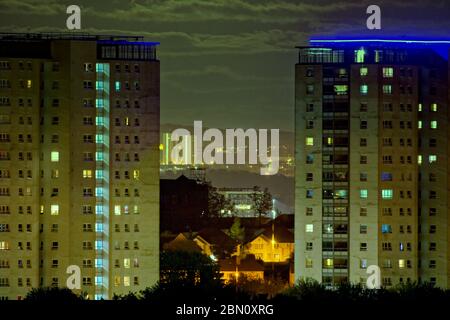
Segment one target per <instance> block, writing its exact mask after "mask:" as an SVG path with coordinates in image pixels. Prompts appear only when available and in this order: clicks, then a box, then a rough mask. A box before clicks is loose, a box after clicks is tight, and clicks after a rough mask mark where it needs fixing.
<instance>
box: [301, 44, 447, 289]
mask: <svg viewBox="0 0 450 320" xmlns="http://www.w3.org/2000/svg"><path fill="white" fill-rule="evenodd" d="M449 45H450V42H446V41H441V42H439V41H437V42H428V41H422V42H420V41H416V42H415V41H412V42H411V41H409V42H407V41H401V40H398V41H396V40H390V41H380V40H315V41H314V40H312V41H311V42H310V46H308V47H300V48H299V61H298V63H297V64H296V75H295V86H296V87H295V90H296V107H295V128H296V172H295V177H296V183H295V199H296V203H295V208H296V209H295V215H296V217H295V276H296V278H314V279H316V280H318V281H320V282H322V283H324V284H326V285H329V286H334V285H336V284H338V283H340V282H347V281H349V282H352V283H363V284H365V283H366V279H367V277H368V274H367V273H366V271H367V267H368V266H370V265H377V266H379V267H380V269H381V285H383V286H386V287H389V286H393V285H396V284H398V283H402V282H407V281H424V282H425V281H426V282H432V283H435V284H436V285H437V286H439V287H444V288H448V287H450V263H449V262H450V256H449V254H450V251H449V244H450V234H449V227H450V220H449V215H448V212H449V205H450V203H449V195H450V194H449V187H450V184H449V182H450V180H449V178H450V176H449V174H450V168H449V152H450V144H449V143H448V140H449V132H450V131H449V127H448V124H449V117H450V114H449V112H448V107H449V94H450V91H449V87H448V82H449V64H448V52H449V51H448V47H449Z"/></svg>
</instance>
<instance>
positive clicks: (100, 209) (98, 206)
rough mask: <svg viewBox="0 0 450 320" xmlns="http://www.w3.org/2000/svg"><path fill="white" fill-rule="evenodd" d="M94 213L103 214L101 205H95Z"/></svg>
mask: <svg viewBox="0 0 450 320" xmlns="http://www.w3.org/2000/svg"><path fill="white" fill-rule="evenodd" d="M95 214H103V206H102V205H99V204H98V205H96V206H95Z"/></svg>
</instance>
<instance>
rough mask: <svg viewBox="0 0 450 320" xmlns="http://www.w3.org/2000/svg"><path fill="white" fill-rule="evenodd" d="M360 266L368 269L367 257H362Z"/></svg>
mask: <svg viewBox="0 0 450 320" xmlns="http://www.w3.org/2000/svg"><path fill="white" fill-rule="evenodd" d="M359 266H360V268H361V269H367V259H361V262H360V265H359Z"/></svg>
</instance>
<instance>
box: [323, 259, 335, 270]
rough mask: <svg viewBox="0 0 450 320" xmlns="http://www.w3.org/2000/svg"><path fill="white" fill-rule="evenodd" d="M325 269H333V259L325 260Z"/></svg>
mask: <svg viewBox="0 0 450 320" xmlns="http://www.w3.org/2000/svg"><path fill="white" fill-rule="evenodd" d="M324 268H333V259H331V258H328V259H325V260H324Z"/></svg>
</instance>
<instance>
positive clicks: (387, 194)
mask: <svg viewBox="0 0 450 320" xmlns="http://www.w3.org/2000/svg"><path fill="white" fill-rule="evenodd" d="M393 195H394V191H393V190H392V189H383V190H381V197H382V198H383V199H392V197H393Z"/></svg>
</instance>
